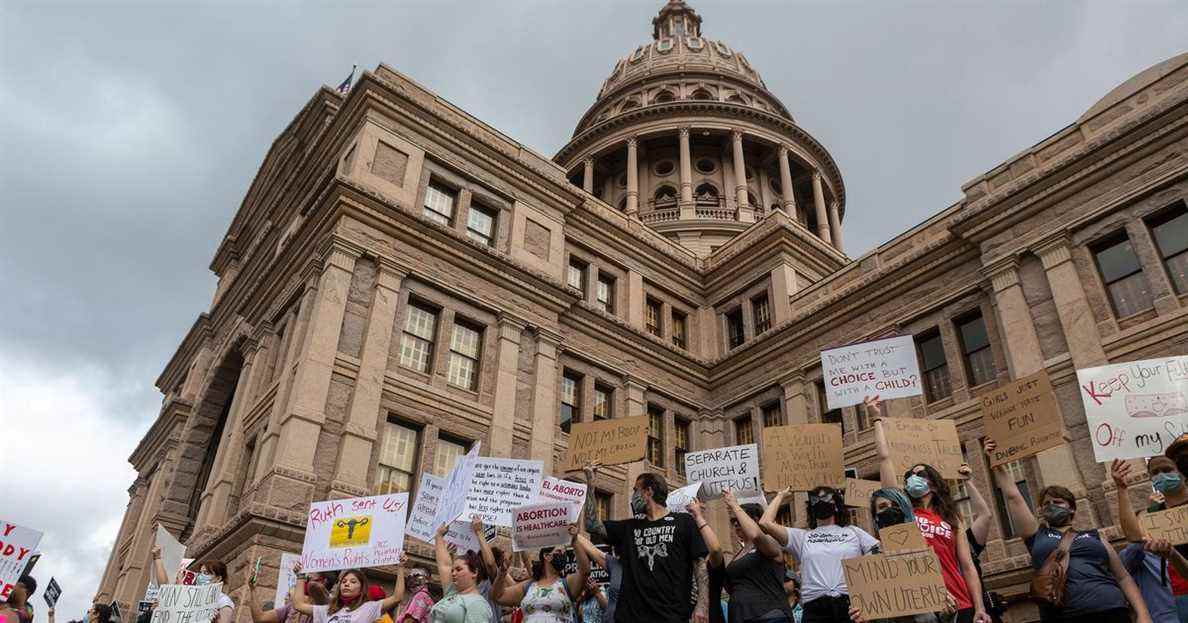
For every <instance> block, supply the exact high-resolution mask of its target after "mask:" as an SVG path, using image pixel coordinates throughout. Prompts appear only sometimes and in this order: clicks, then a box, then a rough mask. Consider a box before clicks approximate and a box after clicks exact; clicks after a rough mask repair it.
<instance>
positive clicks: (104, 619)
mask: <svg viewBox="0 0 1188 623" xmlns="http://www.w3.org/2000/svg"><path fill="white" fill-rule="evenodd" d="M86 623H111V606H109V605H107V604H101V603H92V604H91V609H90V610H87V621H86Z"/></svg>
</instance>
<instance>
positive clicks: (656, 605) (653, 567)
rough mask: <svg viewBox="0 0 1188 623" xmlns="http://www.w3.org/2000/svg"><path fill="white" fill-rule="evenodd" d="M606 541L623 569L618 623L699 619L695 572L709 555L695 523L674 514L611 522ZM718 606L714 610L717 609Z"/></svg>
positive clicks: (677, 622)
mask: <svg viewBox="0 0 1188 623" xmlns="http://www.w3.org/2000/svg"><path fill="white" fill-rule="evenodd" d="M606 541H607V543H609V544H610V545H611V546H613V547H614V548H615V553H616V554H617V555H618V557H619V562H620V563H621V564H622V566H623V586H622V589H621V591H620V593H619V603H618V605H617V606H616V607H615V621H616V622H617V623H640V622H641V621H646V622H647V623H687V621H689V619H690V618H691V617H692V615H693V603H692V601H691V600H690V593H691V591H690V587H691V586H692V585H693V583H694V573H693V568H694V565H695V563H696V562H697V560H698V559H699V558H704V557H705V555H706V553H707V551H706V547H705V541H703V540H702V539H701V532H700V531H699V530H698V529H697V524H696V522H695V521H694V520H693V517H692V516H691V515H689V514H687V513H669V514H667V515H665V516H663V517H661V518H659V519H657V520H655V521H650V520H648V519H646V518H642V519H625V520H623V521H607V522H606ZM711 605H713V604H711Z"/></svg>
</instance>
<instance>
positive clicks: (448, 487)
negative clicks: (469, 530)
mask: <svg viewBox="0 0 1188 623" xmlns="http://www.w3.org/2000/svg"><path fill="white" fill-rule="evenodd" d="M479 445H480V444H479V443H477V442H476V443H475V444H474V445H473V446H471V448H470V451H469V452H467V453H466V456H464V457H462V458H461V459H459V460H457V461H455V462H454V467H453V468H452V469H450V473H449V475H448V476H446V479H445V486H444V489H443V490H442V493H441V496H440V497H439V498H438V502H437V511H436V512H435V513H434V515H433V530H434V532H436V531H437V529H438V528H439V527H441V526H444V525H446V524H448V523H450V522H452V521H454V520H455V519H457V518H458V517H459V516H460V515H461V514H462V512H463V511H465V510H466V495H467V493H469V492H470V481H471V476H472V475H473V474H474V462H475V461H477V460H478V457H479Z"/></svg>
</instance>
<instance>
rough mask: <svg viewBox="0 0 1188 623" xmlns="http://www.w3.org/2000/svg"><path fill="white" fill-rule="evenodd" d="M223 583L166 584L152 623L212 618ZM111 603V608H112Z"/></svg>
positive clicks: (197, 621) (185, 622) (188, 622)
mask: <svg viewBox="0 0 1188 623" xmlns="http://www.w3.org/2000/svg"><path fill="white" fill-rule="evenodd" d="M222 593H223V583H222V582H219V583H218V584H202V585H199V586H186V585H184V584H166V585H164V586H162V587H161V592H160V594H159V595H158V597H157V607H156V609H154V610H153V618H152V620H151V621H152V623H202V622H204V621H210V620H211V619H213V618H214V616H215V614H216V613H217V612H218V609H219V605H218V604H219V595H221V594H222ZM114 607H115V606H114V603H113V609H114Z"/></svg>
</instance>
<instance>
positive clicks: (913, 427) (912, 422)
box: [883, 418, 965, 480]
mask: <svg viewBox="0 0 1188 623" xmlns="http://www.w3.org/2000/svg"><path fill="white" fill-rule="evenodd" d="M883 433H884V436H885V438H886V440H887V450H888V451H889V452H890V453H891V460H892V461H894V462H895V465H896V468H897V471H898V472H900V473H904V472H907V470H908V469H910V468H911V467H913V466H915V465H920V464H921V463H923V464H925V465H931V466H932V467H934V468H936V471H938V472H940V474H941V476H943V477H945V478H948V479H950V480H957V479H960V478H961V473H960V472H959V471H958V469H960V468H961V464H962V463H964V462H965V457H964V455H962V454H961V440H960V439H959V438H958V437H957V425H956V424H955V423H954V422H953V421H952V420H918V419H913V418H884V419H883Z"/></svg>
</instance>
